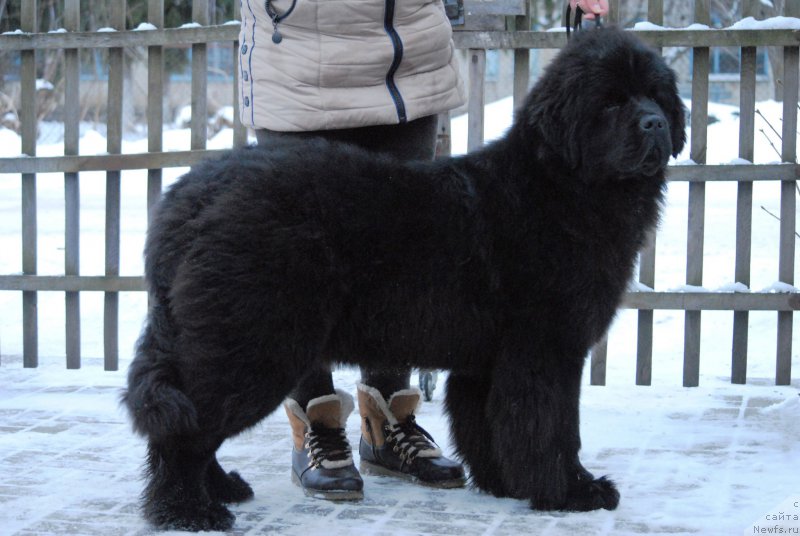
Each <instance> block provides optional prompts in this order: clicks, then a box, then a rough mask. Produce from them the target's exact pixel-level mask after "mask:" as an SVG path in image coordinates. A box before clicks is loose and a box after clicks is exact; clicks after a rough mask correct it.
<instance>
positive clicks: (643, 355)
mask: <svg viewBox="0 0 800 536" xmlns="http://www.w3.org/2000/svg"><path fill="white" fill-rule="evenodd" d="M647 20H648V21H649V22H652V23H653V24H658V25H659V26H660V25H662V24H663V23H664V5H663V0H649V2H648V3H647ZM656 234H657V233H656V230H655V229H653V230H652V231H650V232H649V233H648V236H647V238H646V239H645V246H644V248H642V251H641V253H640V254H639V283H641V284H642V285H645V286H647V287H650V288H655V284H656ZM654 315H655V312H654V311H653V310H652V309H640V310H639V312H638V313H637V316H638V318H637V333H636V385H651V384H652V382H653V318H654Z"/></svg>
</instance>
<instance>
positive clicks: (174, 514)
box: [142, 436, 235, 531]
mask: <svg viewBox="0 0 800 536" xmlns="http://www.w3.org/2000/svg"><path fill="white" fill-rule="evenodd" d="M219 445H220V441H213V442H211V441H209V440H207V439H202V438H199V437H186V436H172V437H167V438H162V439H161V440H159V442H158V443H155V442H153V441H152V440H151V441H150V443H149V444H148V451H147V469H146V470H147V477H148V483H147V486H146V487H145V490H144V492H143V493H142V499H143V512H144V516H145V518H146V519H147V520H148V521H150V522H151V523H152V524H154V525H156V526H157V527H159V528H162V529H173V530H192V531H200V530H228V529H230V528H231V527H232V526H233V522H234V519H235V518H234V516H233V514H232V513H231V512H230V511H229V510H228V509H227V508H226V507H225V506H223V505H222V504H221V503H220V502H219V500H214V499H212V498H211V497H210V496H209V494H208V492H207V490H206V478H207V473H208V470H209V466H210V465H211V464H212V461H214V452H215V451H216V450H217V448H218V447H219Z"/></svg>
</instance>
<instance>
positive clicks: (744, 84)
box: [731, 47, 756, 384]
mask: <svg viewBox="0 0 800 536" xmlns="http://www.w3.org/2000/svg"><path fill="white" fill-rule="evenodd" d="M755 105H756V47H742V53H741V72H740V76H739V157H740V158H743V159H745V160H749V161H751V162H752V161H753V156H754V146H753V142H754V140H753V137H754V135H755ZM737 189H738V191H737V199H736V261H735V263H736V267H735V280H736V282H737V283H742V284H744V285H747V286H748V288H749V287H750V260H751V253H752V233H753V231H752V227H753V183H752V182H750V181H740V182H739V184H738V185H737ZM749 320H750V313H749V311H736V312H734V313H733V342H732V346H731V383H738V384H743V383H745V382H746V381H747V343H748V324H749Z"/></svg>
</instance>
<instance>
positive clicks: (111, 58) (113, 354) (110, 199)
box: [103, 0, 127, 370]
mask: <svg viewBox="0 0 800 536" xmlns="http://www.w3.org/2000/svg"><path fill="white" fill-rule="evenodd" d="M126 4H127V2H126V1H124V0H118V1H116V2H113V3H112V4H111V14H110V24H111V27H112V28H114V29H116V30H124V29H125V6H126ZM124 52H125V51H124V49H123V48H112V49H109V51H108V106H107V114H108V127H107V147H106V149H107V152H108V153H110V154H119V153H120V152H122V101H123V93H124V88H123V86H124V69H125V65H124V62H125V56H124ZM120 180H121V173H120V172H119V171H108V172H106V230H105V235H106V240H105V246H106V253H105V274H106V275H107V276H118V275H119V258H120V234H121V233H120V225H121V224H120V212H121V199H120V187H121V185H120ZM103 367H104V368H105V370H118V369H119V293H118V292H106V293H105V295H104V300H103Z"/></svg>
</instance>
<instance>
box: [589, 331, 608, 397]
mask: <svg viewBox="0 0 800 536" xmlns="http://www.w3.org/2000/svg"><path fill="white" fill-rule="evenodd" d="M591 356H592V357H591V361H590V363H591V365H590V367H591V368H590V372H589V382H590V383H591V384H592V385H605V384H606V365H607V362H608V334H606V335H605V336H604V337H603V338H602V339H601V340H600V341H599V342H598V343H597V344H595V345H594V347H593V348H592V351H591Z"/></svg>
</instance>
